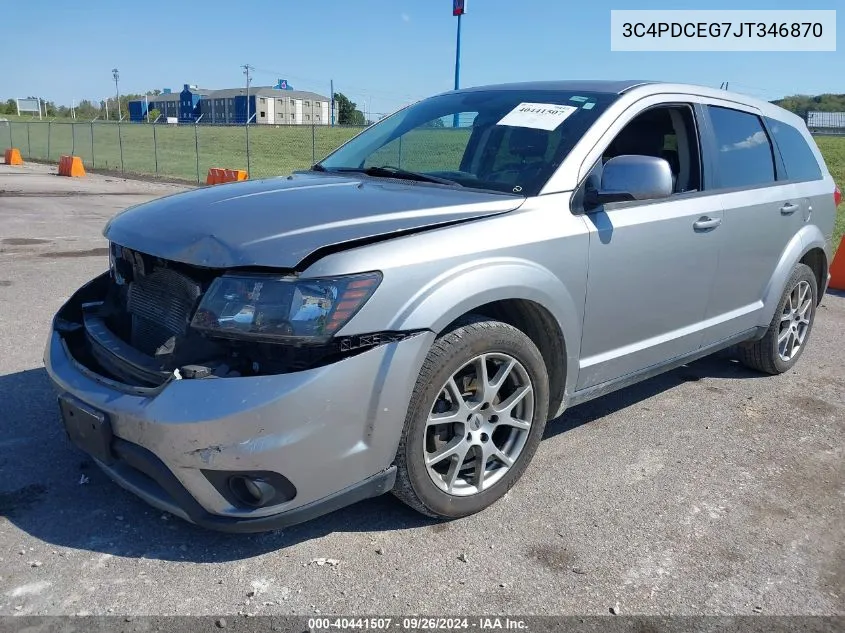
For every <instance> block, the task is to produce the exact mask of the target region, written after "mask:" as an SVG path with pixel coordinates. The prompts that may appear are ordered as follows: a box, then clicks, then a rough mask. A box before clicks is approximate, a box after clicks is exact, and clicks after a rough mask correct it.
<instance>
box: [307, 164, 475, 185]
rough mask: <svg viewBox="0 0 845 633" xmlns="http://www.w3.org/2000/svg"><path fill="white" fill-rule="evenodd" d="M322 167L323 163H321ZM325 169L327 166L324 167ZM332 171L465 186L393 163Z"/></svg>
mask: <svg viewBox="0 0 845 633" xmlns="http://www.w3.org/2000/svg"><path fill="white" fill-rule="evenodd" d="M320 167H322V165H320ZM323 169H325V167H323ZM332 171H336V172H343V173H359V174H366V175H367V176H375V177H377V178H378V177H383V178H402V179H404V180H416V181H418V182H435V183H437V184H440V185H449V186H451V187H463V185H462V184H461V183H459V182H457V181H456V180H449V179H448V178H441V177H440V176H432V175H430V174H424V173H421V172H418V171H409V170H407V169H402V168H400V167H393V166H391V165H382V166H381V167H338V168H337V169H333V170H332Z"/></svg>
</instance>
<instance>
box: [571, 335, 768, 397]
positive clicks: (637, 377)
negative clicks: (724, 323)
mask: <svg viewBox="0 0 845 633" xmlns="http://www.w3.org/2000/svg"><path fill="white" fill-rule="evenodd" d="M765 331H766V330H765V328H759V327H758V328H751V329H748V330H745V331H744V332H740V333H739V334H737V335H736V336H732V337H730V338H727V339H723V340H721V341H718V342H716V343H712V344H711V345H708V346H707V347H702V348H700V349H697V350H695V351H694V352H692V353H690V354H685V355H683V356H676V357H675V358H670V359H669V360H667V361H664V362H662V363H658V364H656V365H652V366H650V367H646V368H645V369H642V370H640V371H637V372H634V373H631V374H626V375H624V376H621V377H619V378H614V379H613V380H608V381H607V382H603V383H601V384H598V385H594V386H592V387H588V388H587V389H581V390H580V391H576V392H575V393H572V394H569V395H568V396H567V397H566V408H569V407H574V406H576V405H579V404H583V403H585V402H589V401H590V400H594V399H596V398H600V397H601V396H605V395H607V394H609V393H611V392H613V391H616V390H618V389H623V388H625V387H630V386H631V385H633V384H636V383H638V382H641V381H643V380H648V379H649V378H654V377H655V376H659V375H660V374H662V373H665V372H667V371H670V370H672V369H676V368H678V367H680V366H681V365H686V364H687V363H691V362H692V361H694V360H698V359H700V358H704V357H705V356H710V355H711V354H713V353H715V352H718V351H720V350H723V349H727V348H728V347H731V346H732V345H736V344H738V343H743V342H745V341H750V340H753V339H755V338H759V337H760V336H762V335H764V334H765Z"/></svg>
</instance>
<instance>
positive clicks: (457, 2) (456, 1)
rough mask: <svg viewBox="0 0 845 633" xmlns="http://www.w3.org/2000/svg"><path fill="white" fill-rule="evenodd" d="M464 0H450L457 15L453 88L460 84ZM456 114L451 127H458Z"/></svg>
mask: <svg viewBox="0 0 845 633" xmlns="http://www.w3.org/2000/svg"><path fill="white" fill-rule="evenodd" d="M466 10H467V7H466V0H452V15H453V16H457V17H458V37H457V41H456V44H455V90H457V89H458V88H460V85H461V17H462V16H463V15H464V13H466ZM458 123H459V121H458V114H457V112H456V113H455V116H454V117H452V127H458Z"/></svg>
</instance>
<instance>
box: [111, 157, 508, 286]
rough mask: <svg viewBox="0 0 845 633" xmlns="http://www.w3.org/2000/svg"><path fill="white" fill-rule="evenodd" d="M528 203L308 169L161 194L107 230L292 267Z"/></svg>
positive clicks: (149, 247) (226, 259) (174, 252)
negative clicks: (322, 253) (351, 245)
mask: <svg viewBox="0 0 845 633" xmlns="http://www.w3.org/2000/svg"><path fill="white" fill-rule="evenodd" d="M317 201H319V203H317ZM523 201H524V198H522V197H519V196H511V195H503V194H496V193H487V192H482V191H475V190H469V189H461V188H457V187H455V188H452V187H449V188H446V187H442V186H431V185H428V184H425V183H410V182H407V181H405V182H398V181H390V180H376V179H373V178H368V177H361V178H351V177H346V176H339V175H334V174H320V173H308V174H297V175H293V176H289V177H286V178H270V179H267V180H255V181H245V182H240V183H232V184H226V185H215V186H213V187H205V188H201V189H196V190H194V191H190V192H186V193H180V194H176V195H171V196H166V197H164V198H159V199H157V200H153V201H151V202H146V203H143V204H141V205H137V206H135V207H132V208H130V209H127V210H126V211H123V212H122V213H120V214H118V215H116V216H115V217H114V218H112V219H111V220H110V221H109V223H108V224H107V226H106V228H105V230H104V231H103V234H104V235H105V237H106V238H107V239H108V240H109V241H112V242H116V243H117V244H120V245H121V246H125V247H127V248H131V249H133V250H137V251H140V252H143V253H147V254H148V255H154V256H157V257H161V258H162V259H168V260H173V261H177V262H182V263H185V264H192V265H195V266H205V267H209V268H234V267H248V266H262V267H276V268H288V269H292V268H294V267H295V266H296V265H297V264H298V263H299V262H300V261H302V260H303V259H305V258H306V257H308V256H309V255H311V254H313V253H314V252H315V251H317V250H319V249H321V248H325V247H329V246H333V245H336V244H342V243H345V242H351V241H355V240H362V239H368V238H373V237H378V236H380V235H385V234H390V233H395V232H402V231H408V230H414V229H423V228H426V227H430V226H436V225H439V224H448V223H452V222H460V221H465V220H468V219H472V218H477V217H484V216H487V215H493V214H496V213H503V212H505V211H510V210H512V209H515V208H517V207H519V205H520V204H522V202H523ZM162 226H166V227H167V231H162V230H161V227H162Z"/></svg>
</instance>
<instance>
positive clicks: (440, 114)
mask: <svg viewBox="0 0 845 633" xmlns="http://www.w3.org/2000/svg"><path fill="white" fill-rule="evenodd" d="M616 97H617V95H615V94H607V93H591V92H579V93H577V94H576V93H572V92H564V91H557V90H478V91H467V92H454V93H446V94H443V95H439V96H436V97H431V98H429V99H425V100H423V101H420V102H418V103H416V104H414V105H412V106H409V107H407V108H405V109H404V110H400V111H399V112H397V113H395V114H393V115H391V116H389V117H387V118H386V119H383V120H382V121H380V122H378V123H376V124H375V125H373V126H372V127H370V128H368V129H366V130H365V131H364V132H362V133H361V134H359V135H358V136H357V137H355V138H354V139H352V140H351V141H349V142H348V143H347V144H346V145H343V146H342V147H340V148H339V149H338V150H337V151H335V152H334V153H332V154H330V155H329V156H328V157H327V158H326V159H324V160H323V161H321V162H320V163H319V164H318V165H317V166H316V168H317V169H318V170H326V171H330V172H350V171H353V172H362V173H366V174H369V175H371V176H374V177H384V178H405V179H410V180H421V181H429V182H437V183H439V184H441V185H445V186H463V187H472V188H477V189H486V190H490V191H499V192H507V193H515V194H519V195H523V196H534V195H537V194H538V193H539V191H540V189H541V188H542V187H543V185H544V184H545V183H546V181H547V180H548V179H549V178H550V177H551V175H552V174H553V173H554V170H555V169H557V167H558V166H559V165H560V164H561V162H562V161H563V159H564V158H566V155H567V154H568V153H569V152H570V151H571V150H572V148H573V147H574V146H575V144H576V143H577V142H578V139H580V138H581V136H582V135H583V134H584V132H586V131H587V129H588V128H589V127H590V126H591V125H592V124H593V122H594V121H595V120H596V119H597V118H598V117H599V115H600V114H601V113H602V112H604V111H605V109H606V108H607V107H608V105H610V104H611V103H612V102H613V101H614V100H615V99H616Z"/></svg>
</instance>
